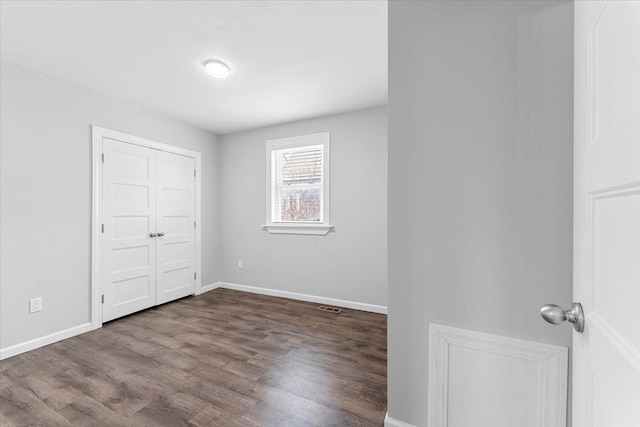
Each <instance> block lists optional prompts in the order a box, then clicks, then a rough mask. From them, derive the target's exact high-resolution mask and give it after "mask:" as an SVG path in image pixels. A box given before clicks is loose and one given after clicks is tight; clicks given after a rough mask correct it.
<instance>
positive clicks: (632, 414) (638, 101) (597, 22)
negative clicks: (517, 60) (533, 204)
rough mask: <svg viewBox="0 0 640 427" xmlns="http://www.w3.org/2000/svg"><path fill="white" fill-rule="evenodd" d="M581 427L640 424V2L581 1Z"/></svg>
mask: <svg viewBox="0 0 640 427" xmlns="http://www.w3.org/2000/svg"><path fill="white" fill-rule="evenodd" d="M575 49H576V56H575V187H574V192H575V199H574V200H575V205H574V218H575V222H574V227H575V228H574V299H575V300H576V301H579V302H581V303H582V305H583V307H584V311H585V318H586V325H585V330H584V333H583V334H578V333H574V340H573V396H574V398H573V425H574V426H576V427H583V426H585V427H591V426H596V427H614V426H615V427H638V426H640V1H602V0H599V1H576V2H575Z"/></svg>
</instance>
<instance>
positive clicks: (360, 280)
mask: <svg viewBox="0 0 640 427" xmlns="http://www.w3.org/2000/svg"><path fill="white" fill-rule="evenodd" d="M325 131H329V132H330V133H331V220H332V222H333V224H334V225H335V232H331V233H329V234H328V235H327V236H309V235H276V234H269V233H268V232H266V231H263V230H262V225H263V224H265V221H266V208H265V203H266V201H265V198H266V160H265V158H266V141H267V140H269V139H277V138H285V137H290V136H298V135H306V134H311V133H318V132H325ZM220 158H221V160H222V167H221V171H222V190H221V196H222V198H221V203H220V205H221V218H222V224H223V227H222V247H223V260H222V278H223V281H225V282H231V283H237V284H241V285H249V286H257V287H264V288H269V289H276V290H280V291H288V292H297V293H302V294H308V295H315V296H322V297H329V298H338V299H343V300H348V301H355V302H360V303H368V304H375V305H383V306H386V305H387V109H386V107H380V108H373V109H368V110H363V111H358V112H353V113H346V114H339V115H333V116H327V117H321V118H316V119H311V120H305V121H300V122H295V123H289V124H285V125H281V126H273V127H268V128H263V129H258V130H252V131H247V132H241V133H236V134H231V135H224V136H222V137H221V152H220ZM239 259H242V260H243V262H244V268H243V269H242V270H240V269H238V268H237V261H238V260H239Z"/></svg>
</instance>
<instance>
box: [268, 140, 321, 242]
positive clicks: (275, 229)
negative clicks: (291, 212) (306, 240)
mask: <svg viewBox="0 0 640 427" xmlns="http://www.w3.org/2000/svg"><path fill="white" fill-rule="evenodd" d="M330 139H331V136H330V133H329V132H320V133H314V134H309V135H300V136H293V137H289V138H280V139H271V140H268V141H267V151H266V166H267V167H266V173H267V174H266V182H267V186H266V193H267V194H266V201H267V204H266V217H267V222H266V224H265V225H264V226H263V229H264V230H266V231H268V232H269V233H272V234H315V235H326V234H328V233H329V231H331V230H332V229H333V225H332V224H331V217H330V213H331V208H330V204H331V194H330V189H331V185H330V176H331V173H330V170H331V164H330V158H331V156H330ZM311 145H322V222H302V221H301V222H295V221H288V222H274V221H273V218H272V212H273V211H272V203H273V200H272V199H271V195H272V186H273V183H272V181H271V178H272V173H271V172H272V171H271V166H272V161H271V156H272V152H273V151H276V150H283V149H288V148H298V147H306V146H311Z"/></svg>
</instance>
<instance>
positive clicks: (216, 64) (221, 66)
mask: <svg viewBox="0 0 640 427" xmlns="http://www.w3.org/2000/svg"><path fill="white" fill-rule="evenodd" d="M204 70H205V71H206V72H207V74H209V75H210V76H213V77H216V78H218V79H224V78H225V77H228V76H229V74H230V73H231V72H230V71H229V67H228V66H227V64H225V63H224V62H222V61H218V60H216V59H212V60H210V61H207V62H205V63H204Z"/></svg>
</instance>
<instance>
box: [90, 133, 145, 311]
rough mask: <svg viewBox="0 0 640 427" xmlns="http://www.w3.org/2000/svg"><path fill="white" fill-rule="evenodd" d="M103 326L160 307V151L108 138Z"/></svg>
mask: <svg viewBox="0 0 640 427" xmlns="http://www.w3.org/2000/svg"><path fill="white" fill-rule="evenodd" d="M102 150H103V151H102V152H103V153H104V164H103V168H102V170H103V181H102V182H103V191H102V194H103V197H102V203H103V204H102V213H103V214H102V215H103V216H102V218H103V222H104V231H103V238H102V244H103V246H102V254H103V263H102V276H103V277H102V292H103V295H104V303H103V308H102V320H103V321H104V322H106V321H109V320H112V319H115V318H118V317H121V316H124V315H127V314H130V313H133V312H135V311H138V310H142V309H145V308H148V307H151V306H153V305H155V303H156V266H155V259H156V242H155V239H154V238H151V237H150V233H152V232H154V231H155V230H156V150H152V149H150V148H145V147H139V146H137V145H132V144H127V143H124V142H120V141H116V140H113V139H108V138H104V139H103V146H102Z"/></svg>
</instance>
